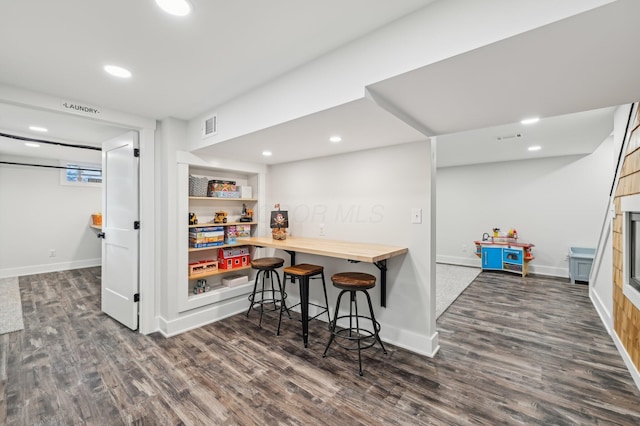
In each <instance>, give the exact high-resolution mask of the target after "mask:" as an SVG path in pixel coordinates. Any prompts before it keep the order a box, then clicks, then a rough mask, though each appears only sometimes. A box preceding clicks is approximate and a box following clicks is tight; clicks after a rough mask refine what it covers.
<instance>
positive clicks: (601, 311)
mask: <svg viewBox="0 0 640 426" xmlns="http://www.w3.org/2000/svg"><path fill="white" fill-rule="evenodd" d="M589 299H591V304H592V305H593V307H594V308H596V312H597V313H598V315H599V316H600V320H601V321H602V324H603V325H604V328H605V329H606V330H607V333H609V335H611V336H613V334H614V333H613V329H612V326H611V325H612V323H613V322H612V318H611V313H610V312H609V311H608V310H607V308H606V307H605V305H604V303H602V300H601V299H600V296H598V293H596V292H595V291H594V290H593V288H592V287H591V286H589Z"/></svg>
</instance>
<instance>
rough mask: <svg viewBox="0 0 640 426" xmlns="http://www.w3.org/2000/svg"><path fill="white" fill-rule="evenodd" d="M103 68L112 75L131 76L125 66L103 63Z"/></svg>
mask: <svg viewBox="0 0 640 426" xmlns="http://www.w3.org/2000/svg"><path fill="white" fill-rule="evenodd" d="M104 70H105V71H106V72H108V73H109V74H111V75H112V76H114V77H119V78H129V77H131V71H129V70H128V69H126V68H122V67H119V66H117V65H105V66H104Z"/></svg>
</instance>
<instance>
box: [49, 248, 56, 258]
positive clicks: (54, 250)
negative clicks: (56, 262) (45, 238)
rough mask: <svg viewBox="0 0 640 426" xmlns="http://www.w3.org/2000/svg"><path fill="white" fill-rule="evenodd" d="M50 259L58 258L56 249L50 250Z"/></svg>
mask: <svg viewBox="0 0 640 426" xmlns="http://www.w3.org/2000/svg"><path fill="white" fill-rule="evenodd" d="M49 257H56V249H49Z"/></svg>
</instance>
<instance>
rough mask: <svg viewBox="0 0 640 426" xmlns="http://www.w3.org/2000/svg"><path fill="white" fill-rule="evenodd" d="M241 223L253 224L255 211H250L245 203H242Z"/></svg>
mask: <svg viewBox="0 0 640 426" xmlns="http://www.w3.org/2000/svg"><path fill="white" fill-rule="evenodd" d="M240 222H253V209H248V208H247V205H246V204H245V203H242V214H241V215H240Z"/></svg>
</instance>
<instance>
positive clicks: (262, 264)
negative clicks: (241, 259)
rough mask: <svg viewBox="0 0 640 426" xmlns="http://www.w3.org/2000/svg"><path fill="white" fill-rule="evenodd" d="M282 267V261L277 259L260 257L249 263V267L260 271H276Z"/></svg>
mask: <svg viewBox="0 0 640 426" xmlns="http://www.w3.org/2000/svg"><path fill="white" fill-rule="evenodd" d="M282 265H284V259H282V258H279V257H260V258H258V259H253V260H252V261H251V267H252V268H253V269H259V270H261V271H265V270H268V269H276V268H279V267H281V266H282Z"/></svg>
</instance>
